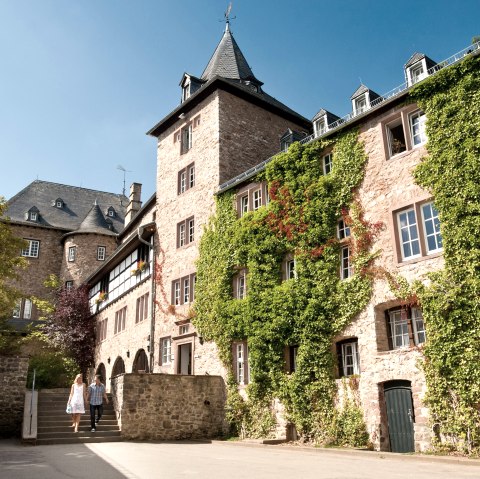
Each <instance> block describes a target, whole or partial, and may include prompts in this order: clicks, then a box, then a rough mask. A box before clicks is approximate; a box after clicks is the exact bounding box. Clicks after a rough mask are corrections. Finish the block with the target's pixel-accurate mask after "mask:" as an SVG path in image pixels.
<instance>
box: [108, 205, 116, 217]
mask: <svg viewBox="0 0 480 479" xmlns="http://www.w3.org/2000/svg"><path fill="white" fill-rule="evenodd" d="M107 216H109V217H110V218H114V217H115V210H114V208H112V207H111V206H110V208H108V210H107Z"/></svg>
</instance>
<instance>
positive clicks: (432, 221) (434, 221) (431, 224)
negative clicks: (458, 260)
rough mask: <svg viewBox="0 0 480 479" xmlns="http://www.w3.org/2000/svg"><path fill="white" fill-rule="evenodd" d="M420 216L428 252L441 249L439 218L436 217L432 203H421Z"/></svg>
mask: <svg viewBox="0 0 480 479" xmlns="http://www.w3.org/2000/svg"><path fill="white" fill-rule="evenodd" d="M422 217H423V228H424V234H425V242H426V247H427V252H428V254H431V253H436V252H437V251H441V250H442V249H443V242H442V235H441V233H440V220H439V219H438V211H437V210H436V208H435V206H434V205H433V203H426V204H424V205H422Z"/></svg>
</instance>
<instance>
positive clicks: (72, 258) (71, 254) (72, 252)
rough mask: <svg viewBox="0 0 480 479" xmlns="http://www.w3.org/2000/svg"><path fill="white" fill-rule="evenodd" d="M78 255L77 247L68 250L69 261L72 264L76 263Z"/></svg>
mask: <svg viewBox="0 0 480 479" xmlns="http://www.w3.org/2000/svg"><path fill="white" fill-rule="evenodd" d="M76 253H77V247H76V246H70V248H68V261H70V262H72V261H75V256H76Z"/></svg>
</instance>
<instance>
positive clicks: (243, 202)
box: [240, 194, 248, 216]
mask: <svg viewBox="0 0 480 479" xmlns="http://www.w3.org/2000/svg"><path fill="white" fill-rule="evenodd" d="M247 212H248V194H247V195H243V196H242V197H241V198H240V216H243V215H244V214H245V213H247Z"/></svg>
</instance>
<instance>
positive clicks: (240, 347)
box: [233, 342, 248, 385]
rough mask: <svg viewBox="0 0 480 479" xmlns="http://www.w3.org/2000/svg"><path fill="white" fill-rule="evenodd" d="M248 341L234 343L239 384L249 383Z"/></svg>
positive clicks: (236, 373) (235, 369)
mask: <svg viewBox="0 0 480 479" xmlns="http://www.w3.org/2000/svg"><path fill="white" fill-rule="evenodd" d="M247 354H248V353H247V343H246V342H240V343H234V344H233V362H234V371H235V376H236V380H237V382H238V384H241V385H245V384H248V356H247Z"/></svg>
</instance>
